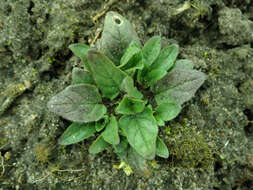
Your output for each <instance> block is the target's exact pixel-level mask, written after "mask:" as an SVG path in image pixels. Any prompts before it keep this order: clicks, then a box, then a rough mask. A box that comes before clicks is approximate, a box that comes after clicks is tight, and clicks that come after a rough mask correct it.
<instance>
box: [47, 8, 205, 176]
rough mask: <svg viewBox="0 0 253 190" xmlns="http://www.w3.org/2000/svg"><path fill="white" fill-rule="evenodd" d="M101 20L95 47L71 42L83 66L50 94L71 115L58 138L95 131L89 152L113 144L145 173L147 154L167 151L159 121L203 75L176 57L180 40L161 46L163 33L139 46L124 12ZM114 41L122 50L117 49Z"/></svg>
mask: <svg viewBox="0 0 253 190" xmlns="http://www.w3.org/2000/svg"><path fill="white" fill-rule="evenodd" d="M105 22H106V23H105V30H104V32H103V34H102V39H101V43H100V46H99V49H98V50H95V49H91V48H90V47H89V46H87V45H84V44H79V43H78V44H72V45H70V47H69V48H70V49H71V50H72V52H73V53H74V54H75V55H76V56H78V57H79V58H80V59H81V61H82V62H83V64H84V68H83V69H81V68H74V69H73V71H72V84H71V85H70V86H68V87H67V88H66V89H64V90H63V91H61V92H59V93H58V94H56V95H55V96H53V97H52V98H51V100H50V101H49V102H48V108H49V109H50V110H51V111H52V112H54V113H56V114H57V115H59V116H61V117H63V118H65V119H68V120H70V121H73V123H72V124H71V125H70V126H69V127H68V128H67V129H66V131H65V132H64V133H63V135H62V136H61V137H60V140H59V143H60V144H62V145H69V144H74V143H77V142H80V141H82V140H84V139H87V138H89V137H90V136H94V135H96V133H99V135H97V138H96V140H95V141H94V142H93V143H92V145H91V146H90V148H89V153H91V154H96V153H99V152H102V151H104V150H105V149H107V148H108V147H109V146H112V147H113V148H114V151H115V153H116V154H117V155H118V156H119V157H120V159H121V160H123V161H125V162H127V163H128V164H130V166H131V167H132V168H134V169H135V170H136V171H142V172H143V173H145V174H148V173H149V172H148V170H147V162H146V161H147V160H150V159H154V158H155V155H157V156H160V157H162V158H168V156H169V150H168V148H167V146H166V143H165V142H163V140H162V139H161V138H160V137H159V135H158V131H159V127H162V126H165V125H166V122H168V121H170V120H172V119H174V118H176V117H177V116H178V114H179V113H180V111H181V109H182V107H181V106H182V104H183V103H185V102H186V101H188V100H190V99H191V98H192V97H193V96H194V94H195V92H196V91H197V89H198V88H199V87H200V86H201V85H202V84H203V82H204V81H205V79H206V75H205V74H204V73H202V72H200V71H197V70H194V69H193V66H194V65H193V63H192V62H191V61H189V60H185V59H181V60H176V58H177V56H178V54H179V46H178V45H176V44H171V45H168V46H167V47H165V48H163V49H162V48H161V37H160V36H154V37H152V38H151V39H149V40H148V41H147V42H146V43H145V44H144V46H143V47H142V46H141V45H140V42H139V40H138V37H137V35H136V33H135V31H134V30H133V28H132V27H131V25H129V22H128V21H127V20H126V19H125V18H123V17H121V16H119V15H118V14H117V13H114V12H110V14H107V16H106V21H105ZM110 25H113V26H112V27H111V28H110ZM115 28H116V29H115ZM130 34H131V35H130ZM130 36H131V37H130ZM109 38H110V40H108V39H109ZM107 40H108V41H107ZM120 40H121V42H122V43H119V41H120ZM121 45H122V46H121ZM118 46H120V47H118ZM117 47H118V49H119V50H120V51H119V52H117V53H115V52H114V50H115V49H117ZM110 48H111V49H110Z"/></svg>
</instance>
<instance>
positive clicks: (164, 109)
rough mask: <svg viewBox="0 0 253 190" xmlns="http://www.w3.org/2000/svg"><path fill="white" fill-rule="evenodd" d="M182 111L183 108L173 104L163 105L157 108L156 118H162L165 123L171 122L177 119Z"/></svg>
mask: <svg viewBox="0 0 253 190" xmlns="http://www.w3.org/2000/svg"><path fill="white" fill-rule="evenodd" d="M180 111H181V106H180V105H177V104H175V103H172V102H166V103H162V104H160V105H159V106H157V107H156V109H155V113H154V116H155V118H157V117H158V118H161V119H162V120H163V121H170V120H172V119H174V118H175V117H177V115H178V114H179V113H180Z"/></svg>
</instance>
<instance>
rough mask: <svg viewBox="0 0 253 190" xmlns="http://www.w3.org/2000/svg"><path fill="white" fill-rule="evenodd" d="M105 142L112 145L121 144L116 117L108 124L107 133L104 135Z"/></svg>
mask: <svg viewBox="0 0 253 190" xmlns="http://www.w3.org/2000/svg"><path fill="white" fill-rule="evenodd" d="M102 136H103V138H104V140H105V141H106V142H108V143H110V144H113V145H116V144H119V133H118V123H117V120H116V118H115V116H112V117H111V118H110V122H109V123H107V125H106V129H105V131H104V132H103V133H102Z"/></svg>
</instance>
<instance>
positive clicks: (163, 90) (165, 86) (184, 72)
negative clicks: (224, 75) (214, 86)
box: [152, 68, 206, 105]
mask: <svg viewBox="0 0 253 190" xmlns="http://www.w3.org/2000/svg"><path fill="white" fill-rule="evenodd" d="M205 79H206V75H205V74H204V73H202V72H200V71H196V70H188V69H177V68H175V69H173V70H172V71H171V72H169V73H168V74H167V75H166V76H165V77H164V78H163V79H162V80H160V81H158V83H156V84H155V85H154V87H153V89H152V91H153V92H154V93H155V94H157V95H156V96H155V100H156V102H157V104H158V105H160V104H162V103H166V102H174V103H176V104H178V105H181V104H183V103H184V102H186V101H188V100H190V99H191V98H192V97H193V96H194V94H195V92H196V91H197V89H198V88H199V87H200V86H201V85H202V84H203V83H204V81H205Z"/></svg>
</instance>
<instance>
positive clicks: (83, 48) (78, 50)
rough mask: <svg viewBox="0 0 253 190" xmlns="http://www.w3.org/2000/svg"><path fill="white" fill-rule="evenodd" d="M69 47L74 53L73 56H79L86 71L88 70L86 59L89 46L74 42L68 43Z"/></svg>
mask: <svg viewBox="0 0 253 190" xmlns="http://www.w3.org/2000/svg"><path fill="white" fill-rule="evenodd" d="M69 49H70V50H71V51H72V52H73V53H74V54H75V56H77V57H79V58H80V59H81V60H82V62H83V64H84V67H85V68H86V69H87V70H88V71H90V69H89V65H88V59H87V55H88V51H90V47H89V46H87V45H85V44H80V43H76V44H71V45H69Z"/></svg>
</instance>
